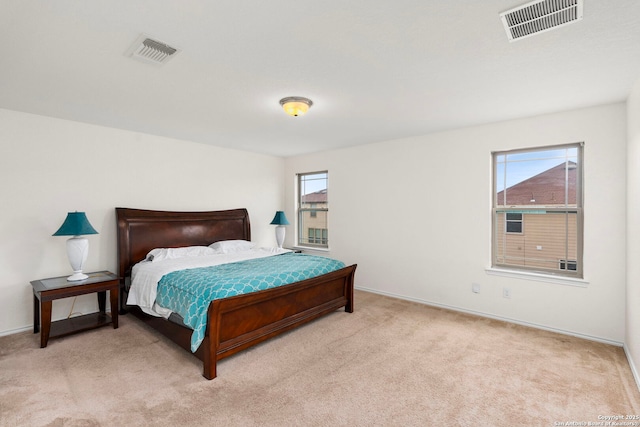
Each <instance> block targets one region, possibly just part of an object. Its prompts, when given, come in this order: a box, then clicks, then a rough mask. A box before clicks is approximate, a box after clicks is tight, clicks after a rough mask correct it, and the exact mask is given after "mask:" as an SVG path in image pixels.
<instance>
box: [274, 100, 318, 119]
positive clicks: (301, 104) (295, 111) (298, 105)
mask: <svg viewBox="0 0 640 427" xmlns="http://www.w3.org/2000/svg"><path fill="white" fill-rule="evenodd" d="M280 105H282V108H283V109H284V111H285V113H287V114H288V115H290V116H294V117H298V116H302V115H304V114H305V113H306V112H307V111H309V108H310V107H311V106H312V105H313V102H312V101H311V100H310V99H309V98H303V97H301V96H288V97H286V98H282V99H281V100H280Z"/></svg>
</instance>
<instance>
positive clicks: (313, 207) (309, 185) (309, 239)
mask: <svg viewBox="0 0 640 427" xmlns="http://www.w3.org/2000/svg"><path fill="white" fill-rule="evenodd" d="M328 180H329V173H328V172H326V171H324V172H312V173H301V174H298V215H297V219H298V245H300V246H311V247H319V248H328V247H329V232H328V226H327V225H328V222H327V216H328V214H329V202H328V194H327V188H328V185H327V184H328Z"/></svg>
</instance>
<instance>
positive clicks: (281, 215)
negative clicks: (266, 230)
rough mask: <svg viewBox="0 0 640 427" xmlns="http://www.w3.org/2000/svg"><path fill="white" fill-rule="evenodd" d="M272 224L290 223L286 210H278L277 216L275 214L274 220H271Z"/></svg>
mask: <svg viewBox="0 0 640 427" xmlns="http://www.w3.org/2000/svg"><path fill="white" fill-rule="evenodd" d="M271 225H289V221H287V217H286V216H285V214H284V212H282V211H277V212H276V216H274V217H273V221H271Z"/></svg>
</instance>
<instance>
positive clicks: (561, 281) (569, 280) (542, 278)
mask: <svg viewBox="0 0 640 427" xmlns="http://www.w3.org/2000/svg"><path fill="white" fill-rule="evenodd" d="M485 271H486V272H487V274H491V275H493V276H503V277H514V278H516V279H524V280H534V281H537V282H546V283H555V284H558V285H568V286H578V287H581V288H586V287H587V285H588V284H589V282H588V281H587V280H585V279H575V278H573V277H563V276H552V275H550V274H542V273H534V272H529V271H518V270H507V269H503V268H495V267H488V268H486V269H485Z"/></svg>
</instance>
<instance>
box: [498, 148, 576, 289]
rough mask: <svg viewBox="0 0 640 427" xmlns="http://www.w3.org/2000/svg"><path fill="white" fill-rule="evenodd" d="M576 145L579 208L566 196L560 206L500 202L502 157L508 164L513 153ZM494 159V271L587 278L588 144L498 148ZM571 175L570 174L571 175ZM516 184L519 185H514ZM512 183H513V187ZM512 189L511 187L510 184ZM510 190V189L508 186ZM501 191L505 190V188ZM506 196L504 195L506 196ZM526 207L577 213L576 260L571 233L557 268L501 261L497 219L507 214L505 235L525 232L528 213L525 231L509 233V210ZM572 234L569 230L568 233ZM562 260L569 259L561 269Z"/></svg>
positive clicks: (521, 209) (504, 227)
mask: <svg viewBox="0 0 640 427" xmlns="http://www.w3.org/2000/svg"><path fill="white" fill-rule="evenodd" d="M573 148H575V149H576V151H577V154H576V163H577V165H576V205H575V207H574V206H573V205H568V204H566V198H565V205H564V206H557V205H546V206H545V205H534V206H526V207H524V206H517V205H512V206H508V205H506V204H503V205H498V193H499V191H498V188H499V185H498V179H499V178H500V177H498V163H499V162H498V156H505V163H508V156H509V155H513V154H522V153H534V152H543V151H551V150H561V149H573ZM491 162H492V165H491V166H492V188H491V192H492V196H491V207H492V212H491V270H494V271H500V270H505V271H511V272H513V273H515V274H520V273H522V274H527V275H535V276H540V277H545V276H546V277H562V278H566V279H568V280H573V279H578V280H580V281H582V280H583V279H584V264H583V260H584V257H583V247H584V205H583V200H584V196H583V195H584V177H583V173H584V143H583V142H578V143H570V144H561V145H550V146H539V147H531V148H521V149H514V150H501V151H494V152H492V153H491ZM567 177H568V175H567ZM513 185H515V184H513ZM513 185H512V186H513ZM507 188H509V187H507ZM505 189H506V188H505ZM501 191H504V189H503V190H501ZM503 197H504V196H503ZM505 202H506V200H503V203H505ZM523 208H524V209H526V210H527V211H539V213H551V212H560V213H564V214H566V215H568V214H571V213H575V214H576V242H575V243H576V256H575V259H574V257H573V256H568V249H566V248H567V247H568V239H569V236H568V234H567V237H566V238H565V239H566V240H565V255H567V256H563V257H561V258H560V259H557V264H556V265H557V266H558V268H557V270H551V269H544V268H540V267H537V268H536V267H527V266H515V265H509V264H506V263H504V262H502V263H501V262H498V258H499V257H498V255H499V254H498V252H497V251H498V242H497V237H498V233H497V230H496V227H498V226H499V225H498V221H497V215H498V214H503V215H504V219H503V224H502V225H501V227H502V229H503V230H504V234H505V235H507V234H508V235H514V234H522V235H524V221H525V215H524V213H523V214H522V232H521V233H515V232H509V233H507V213H514V212H522V211H523ZM567 233H568V232H567ZM561 259H564V260H566V259H568V260H569V262H568V263H566V262H565V268H564V269H561V268H560V266H561V262H560V260H561ZM573 262H575V265H576V269H575V270H573V269H571V268H569V269H567V267H568V266H569V265H568V264H572V263H573Z"/></svg>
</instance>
